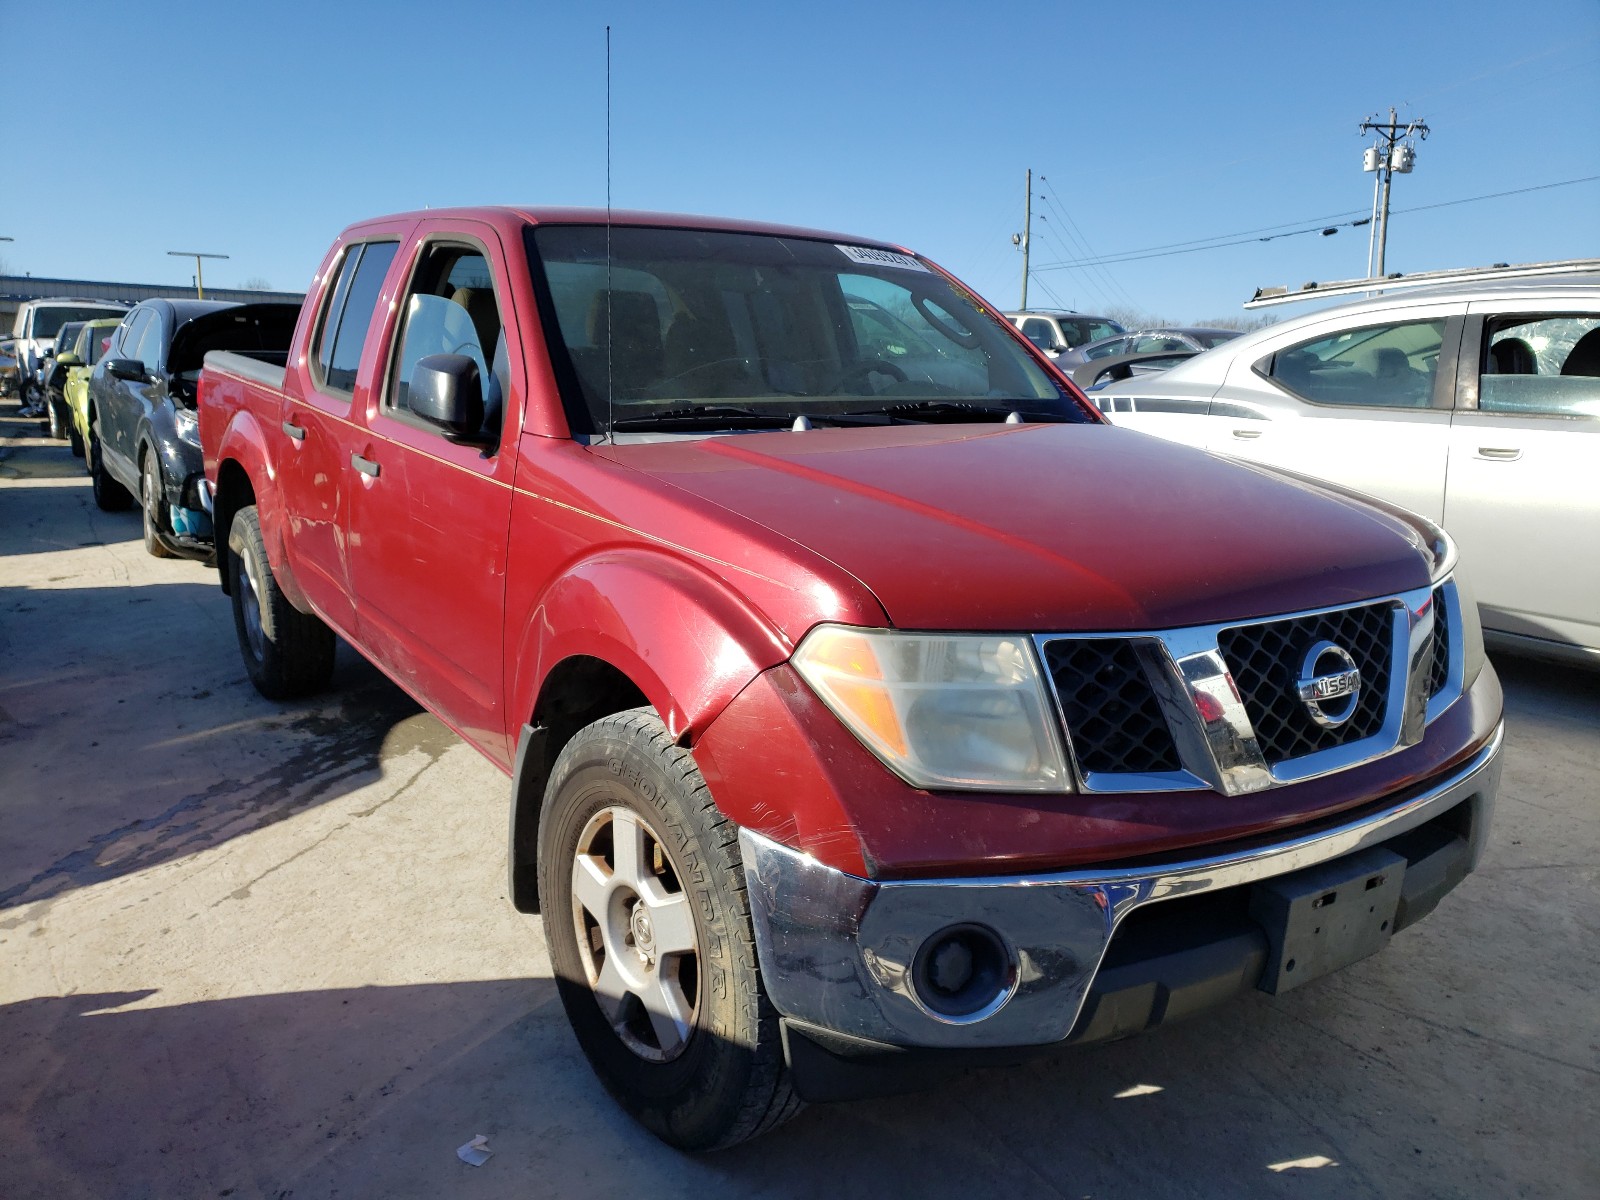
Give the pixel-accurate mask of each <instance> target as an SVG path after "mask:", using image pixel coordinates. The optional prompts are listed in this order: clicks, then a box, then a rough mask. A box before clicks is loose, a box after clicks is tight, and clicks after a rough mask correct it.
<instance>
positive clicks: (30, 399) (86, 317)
mask: <svg viewBox="0 0 1600 1200" xmlns="http://www.w3.org/2000/svg"><path fill="white" fill-rule="evenodd" d="M127 311H128V306H127V305H126V304H118V303H115V302H112V301H102V300H70V299H51V300H24V301H23V302H22V305H21V307H19V308H18V309H17V315H16V319H15V320H14V321H13V323H12V326H11V335H12V339H13V340H14V341H15V342H16V350H15V351H14V354H15V357H16V359H17V386H18V389H19V391H18V394H19V395H20V396H21V398H22V407H23V411H24V412H25V413H28V414H30V415H37V413H39V412H42V411H43V409H42V407H41V402H42V400H43V395H44V393H43V383H44V380H43V376H42V375H41V373H40V368H41V366H42V365H43V363H44V360H45V357H46V355H47V354H48V352H49V351H51V350H53V349H54V348H55V344H56V334H57V333H58V332H59V331H60V329H61V327H62V326H63V325H65V324H66V323H67V322H68V321H92V320H94V319H95V318H96V317H107V316H116V317H118V318H120V317H122V316H123V315H124V314H125V313H126V312H127Z"/></svg>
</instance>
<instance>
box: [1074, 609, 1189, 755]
mask: <svg viewBox="0 0 1600 1200" xmlns="http://www.w3.org/2000/svg"><path fill="white" fill-rule="evenodd" d="M1044 656H1045V667H1046V669H1047V670H1048V671H1049V672H1050V678H1051V679H1052V680H1053V681H1054V682H1055V685H1056V695H1057V696H1058V697H1059V698H1060V700H1061V711H1062V715H1063V716H1065V717H1066V720H1067V735H1068V736H1069V737H1070V738H1071V739H1072V748H1073V752H1074V753H1075V754H1076V755H1077V759H1078V766H1079V767H1080V768H1081V769H1082V770H1084V771H1086V772H1091V771H1092V772H1128V771H1137V772H1160V771H1178V770H1181V769H1182V766H1183V764H1182V762H1181V761H1180V760H1179V758H1178V747H1177V745H1176V744H1175V743H1174V742H1173V740H1172V730H1171V729H1170V728H1168V726H1167V720H1166V717H1165V716H1163V715H1162V712H1161V706H1160V705H1159V704H1158V703H1157V702H1156V696H1155V692H1154V690H1152V688H1151V687H1150V680H1149V678H1148V677H1147V676H1146V675H1145V673H1144V668H1143V667H1141V666H1140V665H1139V655H1138V654H1137V652H1136V651H1135V650H1134V648H1133V643H1132V642H1130V641H1128V640H1127V639H1126V638H1060V639H1057V640H1056V641H1052V642H1047V643H1045V647H1044Z"/></svg>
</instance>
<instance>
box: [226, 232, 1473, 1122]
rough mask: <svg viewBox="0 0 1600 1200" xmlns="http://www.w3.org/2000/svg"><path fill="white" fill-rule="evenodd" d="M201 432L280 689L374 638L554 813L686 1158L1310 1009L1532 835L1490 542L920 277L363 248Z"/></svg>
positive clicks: (265, 684)
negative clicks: (1207, 435)
mask: <svg viewBox="0 0 1600 1200" xmlns="http://www.w3.org/2000/svg"><path fill="white" fill-rule="evenodd" d="M199 426H200V435H201V440H202V442H203V446H204V452H205V471H206V480H207V482H206V485H205V486H204V487H203V488H202V492H203V500H204V502H205V503H206V504H207V505H209V506H210V508H211V510H212V513H213V516H214V518H215V523H216V528H217V530H218V536H219V542H220V543H221V544H222V546H223V547H225V552H223V553H221V554H219V556H218V559H219V568H220V570H221V572H222V587H223V590H224V591H225V592H227V593H228V594H229V595H230V596H231V597H232V602H233V607H234V613H235V617H236V623H237V626H238V630H239V644H240V647H241V650H242V652H243V656H244V660H245V664H246V667H247V669H248V671H249V674H250V676H251V678H252V679H253V680H254V682H255V683H256V685H257V687H259V688H260V690H261V691H262V692H263V693H265V694H266V695H267V696H270V697H285V696H290V695H294V694H298V693H304V692H308V691H312V690H315V689H317V688H320V687H322V686H324V685H325V684H326V683H327V682H328V679H329V673H330V670H331V665H332V661H333V650H334V638H335V635H336V634H337V635H339V636H342V637H344V638H345V639H347V640H348V641H349V642H351V643H352V644H353V645H355V646H356V647H357V648H358V649H359V650H360V651H361V652H362V653H363V654H365V655H366V656H367V657H368V658H370V659H371V660H372V661H373V662H374V663H375V664H377V666H378V667H379V668H380V669H381V670H383V671H384V672H385V673H386V674H388V675H389V676H390V677H391V678H392V679H393V680H394V681H395V682H396V683H397V684H399V685H400V686H401V687H403V688H405V689H406V690H407V691H409V692H411V693H412V694H413V695H414V696H416V697H417V698H418V699H419V700H420V701H421V702H422V703H424V704H425V705H427V707H429V708H430V709H432V710H433V711H434V712H435V713H437V714H438V715H439V716H440V718H441V719H443V720H444V721H446V722H447V723H448V724H449V725H450V726H451V728H453V729H454V730H456V731H457V732H458V733H459V734H460V735H461V736H462V737H463V738H465V739H466V740H467V741H469V742H470V743H472V744H473V745H474V746H476V747H477V748H478V749H479V750H481V751H482V752H483V753H484V754H485V755H487V756H488V757H489V758H490V759H491V760H492V761H493V762H494V763H495V764H496V765H498V766H499V767H500V768H501V769H502V770H504V771H505V772H506V773H507V774H508V775H509V776H510V778H511V797H512V799H511V822H510V824H511V830H510V855H509V859H510V886H511V897H512V899H513V902H514V903H515V905H516V906H517V907H518V908H519V909H521V910H523V911H527V912H534V911H542V914H543V919H544V928H545V935H546V939H547V942H548V946H549V952H550V957H551V961H552V964H553V968H554V971H555V973H556V976H557V982H558V985H559V988H560V992H561V996H562V999H563V1001H564V1003H565V1006H566V1010H567V1013H568V1016H569V1018H570V1020H571V1022H572V1025H573V1028H574V1030H575V1032H576V1034H577V1037H578V1040H579V1042H580V1043H581V1045H582V1047H583V1049H584V1051H585V1052H586V1054H587V1055H588V1057H589V1058H590V1060H591V1062H592V1063H593V1064H594V1066H595V1068H596V1070H597V1071H598V1073H599V1074H600V1076H601V1078H602V1079H603V1080H604V1081H605V1083H606V1085H607V1086H608V1087H609V1088H610V1090H611V1091H612V1092H613V1094H614V1095H615V1096H616V1097H617V1098H618V1100H619V1101H620V1102H621V1103H622V1104H623V1105H624V1106H626V1107H627V1108H628V1109H629V1110H630V1111H631V1112H633V1113H634V1114H635V1115H636V1116H637V1117H638V1118H639V1119H640V1120H641V1121H642V1122H643V1123H644V1124H645V1125H647V1126H648V1127H649V1128H650V1129H652V1130H654V1131H655V1132H656V1133H657V1134H659V1135H660V1136H661V1137H663V1138H664V1139H666V1140H667V1141H669V1142H671V1143H673V1144H675V1145H678V1146H681V1147H685V1148H691V1149H704V1148H711V1147H716V1146H722V1145H728V1144H731V1143H733V1142H736V1141H738V1140H740V1139H743V1138H746V1137H749V1136H751V1135H753V1134H756V1133H759V1132H761V1131H763V1130H765V1129H768V1128H771V1127H772V1126H774V1125H776V1124H777V1123H779V1122H780V1121H782V1120H784V1119H785V1118H786V1117H787V1116H788V1115H790V1114H791V1113H793V1112H794V1111H795V1110H796V1108H797V1107H798V1105H799V1104H800V1102H801V1101H802V1100H805V1099H812V1100H818V1099H830V1098H838V1097H845V1096H857V1095H864V1094H871V1093H872V1092H874V1091H877V1090H883V1089H886V1088H889V1087H893V1086H903V1085H904V1083H905V1082H906V1081H907V1080H908V1079H911V1078H916V1077H919V1073H922V1072H925V1071H926V1070H928V1069H930V1068H938V1067H941V1066H944V1065H948V1064H950V1063H957V1062H959V1063H963V1064H965V1063H969V1062H972V1061H974V1060H983V1061H987V1060H988V1059H991V1058H995V1057H998V1058H1001V1059H1008V1058H1015V1057H1017V1056H1019V1055H1021V1054H1022V1053H1024V1052H1026V1051H1029V1050H1032V1049H1034V1048H1038V1047H1049V1046H1056V1045H1060V1044H1063V1043H1076V1042H1087V1041H1093V1040H1097V1039H1104V1038H1112V1037H1121V1036H1125V1035H1127V1034H1130V1033H1134V1032H1136V1031H1139V1030H1142V1029H1146V1028H1149V1027H1152V1026H1155V1025H1157V1024H1160V1023H1162V1022H1165V1021H1169V1020H1173V1019H1176V1018H1178V1017H1182V1016H1185V1015H1187V1014H1189V1013H1191V1012H1194V1011H1196V1010H1198V1009H1200V1008H1202V1007H1204V1006H1206V1005H1209V1004H1212V1003H1214V1002H1216V1001H1218V1000H1221V999H1224V998H1226V997H1228V996H1231V995H1234V994H1237V993H1239V992H1242V991H1245V990H1248V989H1253V988H1260V989H1263V990H1265V991H1268V992H1273V993H1276V992H1281V991H1284V990H1286V989H1288V988H1291V987H1295V986H1297V985H1299V984H1301V983H1304V982H1307V981H1309V980H1312V979H1315V978H1317V977H1319V976H1321V975H1323V974H1325V973H1327V972H1329V971H1332V970H1335V969H1337V968H1340V967H1342V966H1344V965H1346V964H1348V963H1350V962H1353V961H1356V960H1357V959H1360V958H1363V957H1365V956H1367V955H1369V954H1371V953H1373V952H1375V951H1376V950H1378V949H1379V948H1380V947H1382V946H1383V945H1385V944H1386V943H1387V942H1388V940H1389V938H1390V936H1391V935H1392V934H1393V933H1394V932H1395V931H1396V930H1398V929H1401V928H1404V927H1405V926H1407V925H1409V924H1411V923H1412V922H1414V921H1416V920H1418V919H1419V918H1420V917H1422V916H1423V915H1425V914H1426V913H1427V912H1429V911H1430V910H1431V909H1432V908H1433V907H1434V905H1436V904H1437V903H1438V902H1439V900H1440V898H1441V897H1442V896H1443V895H1444V894H1445V893H1446V892H1448V891H1449V890H1450V889H1451V888H1453V887H1454V886H1455V885H1456V884H1457V883H1459V882H1460V881H1461V879H1462V878H1463V877H1464V876H1465V874H1466V873H1467V872H1468V871H1470V870H1471V869H1472V868H1473V866H1474V865H1475V864H1476V862H1477V860H1478V857H1479V854H1480V852H1481V850H1482V847H1483V844H1484V841H1485V838H1486V837H1487V831H1488V825H1489V818H1490V813H1491V811H1492V808H1493V803H1494V795H1495V790H1496V787H1497V785H1498V778H1499V750H1500V741H1501V695H1500V688H1499V683H1498V681H1497V680H1496V678H1495V675H1494V672H1493V670H1492V669H1491V668H1490V667H1489V666H1488V665H1487V664H1486V662H1485V659H1484V654H1483V646H1482V638H1481V634H1480V631H1479V628H1478V624H1477V617H1476V608H1475V606H1474V604H1473V602H1472V600H1471V597H1470V594H1469V593H1468V591H1467V588H1466V584H1465V580H1464V579H1463V576H1462V574H1461V572H1460V570H1459V569H1458V567H1457V565H1456V560H1455V553H1454V549H1453V547H1452V546H1451V544H1450V542H1449V541H1448V539H1447V538H1446V537H1445V536H1444V534H1443V533H1441V532H1440V531H1439V530H1438V529H1437V528H1435V527H1433V526H1432V525H1430V524H1428V523H1427V522H1426V521H1424V520H1421V519H1420V518H1417V517H1414V516H1411V515H1409V514H1407V513H1404V512H1402V511H1399V510H1395V509H1390V508H1384V507H1379V506H1376V505H1374V504H1372V503H1369V502H1366V501H1363V500H1361V499H1359V498H1357V497H1353V496H1350V495H1346V494H1342V493H1340V492H1338V491H1337V490H1335V489H1334V488H1332V487H1330V486H1328V485H1324V484H1317V483H1313V482H1311V481H1307V480H1302V479H1295V478H1291V477H1287V476H1284V475H1282V474H1277V473H1273V472H1271V471H1268V470H1266V469H1263V468H1256V467H1249V466H1244V465H1239V464H1235V463H1230V462H1227V461H1225V460H1222V459H1219V458H1216V457H1212V456H1209V455H1207V454H1204V453H1200V452H1197V451H1194V450H1190V449H1186V448H1183V447H1180V446H1177V445H1174V444H1172V443H1170V442H1165V441H1158V440H1156V439H1153V438H1148V437H1145V436H1142V435H1140V434H1137V433H1133V432H1130V431H1126V430H1119V429H1116V428H1113V427H1111V426H1109V425H1106V424H1105V423H1104V422H1103V421H1102V420H1101V419H1100V418H1099V416H1098V414H1097V413H1096V412H1095V411H1094V410H1093V408H1092V407H1090V406H1089V405H1088V404H1087V403H1086V402H1085V401H1084V399H1083V397H1082V395H1081V394H1080V393H1079V392H1078V391H1077V390H1076V389H1075V388H1074V387H1073V386H1072V384H1071V383H1070V382H1068V381H1067V380H1066V378H1065V377H1064V376H1062V375H1061V374H1060V373H1059V372H1058V371H1057V370H1056V369H1055V368H1054V366H1052V364H1050V363H1049V362H1048V361H1046V360H1045V359H1043V358H1042V357H1041V356H1040V355H1039V354H1038V352H1037V351H1036V350H1034V349H1033V348H1032V347H1031V346H1030V345H1029V344H1028V343H1027V342H1026V341H1025V340H1024V339H1023V338H1022V337H1021V336H1020V335H1019V334H1018V333H1017V332H1016V330H1015V329H1013V328H1012V327H1011V325H1010V324H1009V323H1008V322H1007V321H1006V320H1005V319H1004V318H1003V317H1002V316H1001V315H1000V314H999V313H998V312H996V311H994V310H993V309H992V308H991V307H990V306H989V305H987V304H985V303H984V302H983V301H982V300H980V299H978V298H977V297H976V296H974V295H973V294H972V293H971V292H970V291H968V290H967V289H965V288H964V287H962V285H961V284H960V283H958V282H957V281H956V280H954V279H953V278H951V277H950V276H949V275H948V274H946V273H945V272H944V271H942V270H941V269H940V268H938V267H937V266H935V265H934V264H932V263H931V262H929V261H927V260H926V259H924V258H922V257H919V256H917V255H915V254H913V253H911V252H909V251H907V250H905V249H903V248H901V247H897V246H892V245H886V244H884V243H881V242H876V241H872V240H868V239H862V238H855V237H845V236H842V235H838V234H828V233H819V232H814V231H807V230H800V229H789V228H781V227H773V226H765V225H756V224H746V223H736V222H728V221H713V220H706V219H700V218H685V217H675V216H663V215H651V214H644V213H615V214H609V215H608V214H604V213H597V212H593V211H583V210H566V209H511V208H504V209H469V210H459V211H430V212H423V213H413V214H410V215H403V216H395V217H387V218H384V219H381V220H374V221H367V222H363V223H361V224H358V225H355V226H353V227H351V228H350V229H348V230H346V231H345V232H344V233H343V234H342V235H341V236H340V238H339V239H338V241H337V242H336V243H335V244H334V246H333V248H332V249H331V250H330V251H329V253H328V256H327V258H326V260H325V261H324V262H323V265H322V267H321V269H320V270H319V272H318V274H317V276H316V279H315V280H314V282H313V284H312V286H311V289H310V292H309V294H308V296H307V298H306V302H305V306H304V309H303V310H302V312H301V315H300V320H299V324H298V327H297V329H296V331H295V333H294V340H293V343H292V346H291V347H290V349H289V354H288V360H287V366H286V367H285V366H278V365H273V364H272V363H269V362H267V361H261V360H257V359H252V358H250V357H248V356H245V355H240V354H226V353H216V354H212V355H210V356H208V358H207V361H206V368H205V371H204V374H203V377H202V380H201V384H200V398H199ZM1362 905H1366V908H1365V909H1363V908H1362Z"/></svg>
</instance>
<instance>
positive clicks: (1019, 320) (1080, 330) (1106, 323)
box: [1005, 309, 1123, 358]
mask: <svg viewBox="0 0 1600 1200" xmlns="http://www.w3.org/2000/svg"><path fill="white" fill-rule="evenodd" d="M1005 317H1006V320H1008V321H1010V322H1011V323H1012V324H1013V325H1015V326H1016V327H1017V328H1018V329H1020V330H1021V331H1022V336H1023V337H1025V338H1027V339H1028V340H1029V341H1030V342H1032V343H1033V344H1034V345H1035V346H1037V347H1038V348H1039V349H1040V350H1043V351H1044V352H1045V353H1046V354H1048V355H1049V356H1050V357H1051V358H1055V357H1056V356H1057V355H1060V354H1063V353H1065V352H1066V351H1068V350H1071V349H1072V348H1073V347H1075V346H1082V345H1083V344H1084V343H1086V342H1095V341H1099V340H1100V339H1101V338H1106V337H1110V336H1112V335H1113V334H1117V333H1122V332H1123V328H1122V326H1121V325H1119V324H1117V322H1115V321H1113V320H1112V319H1111V318H1110V317H1092V316H1087V315H1086V314H1084V313H1078V312H1072V311H1071V310H1070V309H1068V310H1058V309H1028V310H1027V311H1025V312H1008V313H1006V314H1005Z"/></svg>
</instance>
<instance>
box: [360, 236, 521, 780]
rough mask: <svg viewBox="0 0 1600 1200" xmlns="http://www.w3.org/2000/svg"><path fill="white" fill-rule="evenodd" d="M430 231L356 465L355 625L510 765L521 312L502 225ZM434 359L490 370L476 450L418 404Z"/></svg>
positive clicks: (398, 308)
mask: <svg viewBox="0 0 1600 1200" xmlns="http://www.w3.org/2000/svg"><path fill="white" fill-rule="evenodd" d="M419 234H420V237H421V243H420V246H419V247H418V249H417V251H416V252H415V255H414V257H413V259H412V261H411V262H410V263H409V264H408V265H407V268H406V273H405V275H404V277H403V278H404V279H405V281H406V282H405V285H404V287H403V289H401V291H400V292H399V296H398V299H397V302H396V304H395V305H394V308H393V313H394V316H393V329H394V332H393V335H392V337H391V338H390V339H389V341H388V344H387V345H386V351H385V360H384V362H383V363H382V364H380V366H379V369H378V371H377V372H376V374H375V375H374V391H373V394H372V397H371V399H370V400H369V402H368V404H367V407H366V412H365V414H364V418H365V423H366V432H365V434H364V436H363V438H362V439H361V444H360V445H359V446H358V447H357V448H356V450H355V452H354V453H353V455H352V458H351V463H350V466H351V467H352V468H353V469H354V471H355V472H356V473H355V474H354V475H352V476H351V477H350V478H351V479H352V480H355V481H359V484H358V486H353V487H352V488H351V507H350V522H351V527H350V571H351V579H352V582H353V584H354V588H355V595H356V603H357V623H358V627H359V629H360V633H361V641H362V644H363V645H364V646H365V647H366V648H367V650H368V652H369V653H371V654H372V655H373V656H374V657H375V658H376V659H377V660H378V661H379V663H380V664H381V665H383V666H384V667H385V668H386V669H387V670H388V671H389V672H390V673H391V674H392V675H394V676H395V678H397V679H401V680H404V681H407V684H408V686H412V687H413V688H414V690H415V691H417V693H418V694H419V695H421V696H422V697H423V698H425V699H426V700H427V702H428V704H429V706H430V707H431V708H433V709H434V710H435V711H437V712H438V713H439V714H440V715H441V716H443V717H444V719H445V720H446V721H447V722H449V724H450V725H451V726H453V727H454V728H455V729H456V730H457V731H459V732H460V733H462V734H463V735H465V736H466V737H467V738H469V739H470V740H471V741H473V742H474V743H476V744H477V745H478V746H480V747H481V748H483V749H484V750H485V751H487V752H489V753H490V754H491V756H492V757H494V758H495V759H497V760H498V761H501V762H506V761H508V758H509V748H508V744H507V741H506V720H505V716H504V710H503V695H504V655H503V637H504V624H505V621H504V614H505V582H506V556H507V544H508V541H509V530H510V520H511V494H512V493H511V484H512V477H513V472H514V469H515V460H516V456H515V453H514V449H515V445H514V443H515V437H514V431H515V429H516V428H517V421H518V420H519V419H520V405H521V396H522V393H523V383H522V380H523V367H522V354H521V344H522V342H521V339H520V338H519V336H518V326H517V315H518V314H516V313H515V311H514V310H513V309H512V307H511V299H510V291H509V289H508V288H507V286H506V280H507V279H508V277H509V275H508V271H507V267H506V260H505V255H504V251H503V249H502V247H501V244H500V241H499V238H498V236H497V235H496V233H495V231H494V229H493V228H491V227H490V226H488V225H487V224H481V223H478V222H471V221H449V222H445V221H427V222H423V224H422V226H421V229H420V231H419ZM526 319H530V320H531V319H532V315H531V314H528V316H527V318H526ZM434 354H457V355H464V356H466V357H468V358H471V359H473V360H474V361H475V362H476V363H477V365H478V370H479V377H480V379H481V380H482V383H483V388H484V396H485V421H484V427H483V429H482V431H481V435H480V438H479V439H478V440H477V441H475V442H466V441H462V440H456V439H452V438H450V437H447V436H446V434H445V433H444V432H443V431H442V430H441V429H440V428H439V427H438V426H436V425H432V424H429V423H428V422H427V421H424V420H423V419H421V418H420V417H417V416H416V415H414V414H413V413H412V412H411V411H410V409H409V408H408V407H407V403H406V401H407V395H408V389H409V386H410V382H411V377H412V373H413V372H414V370H415V368H416V365H417V363H418V361H419V360H421V359H423V358H425V357H427V356H429V355H434ZM502 431H504V433H505V443H504V447H503V448H504V450H505V451H506V452H505V453H502V452H501V451H502V442H501V433H502Z"/></svg>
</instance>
